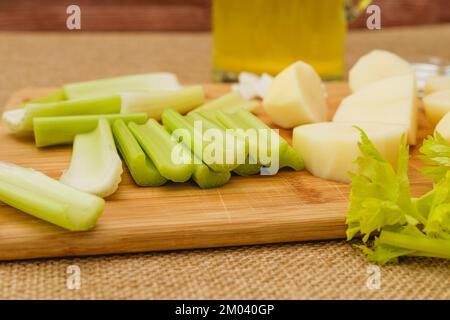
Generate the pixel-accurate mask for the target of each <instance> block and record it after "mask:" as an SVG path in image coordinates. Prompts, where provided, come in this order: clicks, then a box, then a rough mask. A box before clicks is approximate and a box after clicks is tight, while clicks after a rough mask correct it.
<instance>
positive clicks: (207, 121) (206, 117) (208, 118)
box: [186, 111, 227, 130]
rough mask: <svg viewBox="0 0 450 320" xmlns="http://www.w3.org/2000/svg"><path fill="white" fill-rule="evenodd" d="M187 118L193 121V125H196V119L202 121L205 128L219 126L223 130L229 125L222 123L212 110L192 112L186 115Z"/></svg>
mask: <svg viewBox="0 0 450 320" xmlns="http://www.w3.org/2000/svg"><path fill="white" fill-rule="evenodd" d="M186 119H187V120H188V121H189V122H190V123H191V125H194V122H195V121H201V122H202V124H203V128H204V129H205V130H207V129H211V128H219V129H222V130H226V129H227V127H225V126H224V125H223V124H222V123H220V122H219V121H218V120H217V119H216V118H215V117H214V116H213V115H212V114H211V112H205V111H199V112H192V113H189V114H188V115H186Z"/></svg>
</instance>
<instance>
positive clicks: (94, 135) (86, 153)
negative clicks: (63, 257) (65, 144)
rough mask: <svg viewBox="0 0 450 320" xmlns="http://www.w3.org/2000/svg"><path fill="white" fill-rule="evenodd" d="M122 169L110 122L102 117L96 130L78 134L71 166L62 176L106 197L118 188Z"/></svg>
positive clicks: (74, 185)
mask: <svg viewBox="0 0 450 320" xmlns="http://www.w3.org/2000/svg"><path fill="white" fill-rule="evenodd" d="M122 171H123V170H122V161H121V160H120V157H119V155H118V154H117V150H116V146H115V144H114V138H113V136H112V132H111V128H110V127H109V123H108V121H107V120H106V119H100V120H99V122H98V126H97V128H96V129H95V130H94V131H92V132H89V133H83V134H79V135H77V136H76V137H75V140H74V142H73V152H72V159H71V161H70V166H69V169H67V170H66V171H65V172H63V174H62V176H61V178H60V179H59V180H60V181H61V182H62V183H64V184H66V185H68V186H71V187H73V188H75V189H78V190H81V191H84V192H88V193H91V194H95V195H97V196H99V197H103V198H104V197H107V196H109V195H111V194H113V193H114V192H115V191H116V190H117V188H118V186H119V183H120V181H121V175H122Z"/></svg>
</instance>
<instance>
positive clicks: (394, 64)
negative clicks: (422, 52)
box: [348, 50, 413, 92]
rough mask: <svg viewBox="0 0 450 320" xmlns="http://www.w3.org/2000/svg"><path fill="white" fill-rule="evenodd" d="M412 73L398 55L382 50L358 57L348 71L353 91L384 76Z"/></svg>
mask: <svg viewBox="0 0 450 320" xmlns="http://www.w3.org/2000/svg"><path fill="white" fill-rule="evenodd" d="M408 73H413V69H412V67H411V65H410V64H409V63H408V62H407V61H405V60H403V59H402V58H400V57H399V56H398V55H396V54H394V53H392V52H389V51H384V50H373V51H371V52H369V53H368V54H366V55H364V56H362V57H361V58H359V60H358V61H357V62H356V63H355V65H354V66H353V68H351V69H350V72H349V79H348V80H349V85H350V88H351V89H352V91H353V92H356V91H359V90H361V89H363V88H365V87H367V86H368V85H369V84H371V83H373V82H375V81H379V80H383V79H385V78H389V77H393V76H399V75H403V74H408Z"/></svg>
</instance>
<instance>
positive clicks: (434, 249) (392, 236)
mask: <svg viewBox="0 0 450 320" xmlns="http://www.w3.org/2000/svg"><path fill="white" fill-rule="evenodd" d="M379 243H380V244H387V245H390V246H394V247H400V248H404V249H410V250H415V251H421V252H425V253H427V256H432V257H437V258H446V259H450V240H443V239H432V238H425V237H415V236H410V235H405V234H401V233H396V232H391V231H386V230H383V231H381V234H380V237H379Z"/></svg>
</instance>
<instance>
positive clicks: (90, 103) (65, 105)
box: [3, 95, 121, 133]
mask: <svg viewBox="0 0 450 320" xmlns="http://www.w3.org/2000/svg"><path fill="white" fill-rule="evenodd" d="M120 110H121V98H120V96H119V95H115V96H103V97H97V98H89V99H75V100H65V101H59V102H48V103H29V104H26V106H25V108H19V109H14V110H10V111H5V112H4V113H3V121H4V122H5V123H6V125H7V126H8V127H9V128H10V129H11V130H12V131H13V132H16V133H28V132H29V133H31V132H32V131H33V119H34V118H37V117H60V116H73V115H89V114H111V113H120Z"/></svg>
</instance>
